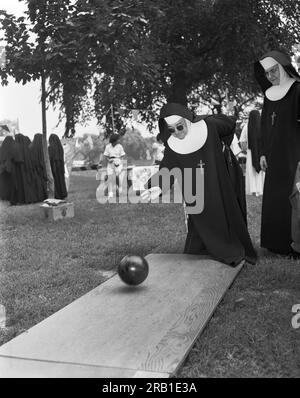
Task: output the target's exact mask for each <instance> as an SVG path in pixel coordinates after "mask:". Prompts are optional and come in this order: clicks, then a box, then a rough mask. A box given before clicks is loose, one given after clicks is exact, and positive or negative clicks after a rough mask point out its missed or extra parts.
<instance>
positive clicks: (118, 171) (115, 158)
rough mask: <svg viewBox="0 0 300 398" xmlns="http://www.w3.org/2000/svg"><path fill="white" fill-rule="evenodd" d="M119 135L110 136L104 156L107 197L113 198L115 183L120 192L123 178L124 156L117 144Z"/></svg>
mask: <svg viewBox="0 0 300 398" xmlns="http://www.w3.org/2000/svg"><path fill="white" fill-rule="evenodd" d="M119 139H120V136H119V134H115V133H114V134H112V135H111V136H110V139H109V144H107V145H106V147H105V150H104V156H105V157H106V159H107V169H106V170H107V178H108V180H107V182H108V197H109V198H112V197H113V196H114V194H113V191H114V187H115V183H116V182H117V181H118V182H117V185H118V192H119V193H121V192H122V183H123V178H124V173H123V164H122V158H123V157H124V156H125V152H124V148H123V146H122V145H121V144H120V143H119V142H118V141H119Z"/></svg>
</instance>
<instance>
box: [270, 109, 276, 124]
mask: <svg viewBox="0 0 300 398" xmlns="http://www.w3.org/2000/svg"><path fill="white" fill-rule="evenodd" d="M276 116H277V115H276V113H275V112H273V113H272V115H271V119H272V126H274V122H275V117H276Z"/></svg>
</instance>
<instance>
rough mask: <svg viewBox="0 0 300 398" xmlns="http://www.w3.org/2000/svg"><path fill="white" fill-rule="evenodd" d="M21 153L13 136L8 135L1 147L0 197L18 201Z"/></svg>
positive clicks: (14, 203)
mask: <svg viewBox="0 0 300 398" xmlns="http://www.w3.org/2000/svg"><path fill="white" fill-rule="evenodd" d="M21 160H22V159H21V154H20V152H19V151H18V147H17V145H16V143H15V140H14V139H13V137H12V136H6V137H5V138H4V140H3V143H2V145H1V147H0V199H2V200H7V201H9V202H10V204H11V205H16V204H17V203H18V195H17V178H16V176H17V167H18V164H19V163H20V162H21Z"/></svg>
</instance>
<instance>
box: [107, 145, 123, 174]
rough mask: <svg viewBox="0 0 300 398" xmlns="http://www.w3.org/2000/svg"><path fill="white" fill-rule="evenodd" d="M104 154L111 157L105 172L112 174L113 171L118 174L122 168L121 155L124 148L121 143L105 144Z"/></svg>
mask: <svg viewBox="0 0 300 398" xmlns="http://www.w3.org/2000/svg"><path fill="white" fill-rule="evenodd" d="M104 156H107V157H108V158H109V159H112V160H113V161H112V162H108V163H107V174H108V175H112V174H114V173H116V174H120V173H121V171H122V169H123V164H122V160H121V157H122V156H125V152H124V149H123V147H122V145H121V144H116V145H115V146H113V145H112V144H110V143H109V144H107V145H106V147H105V150H104Z"/></svg>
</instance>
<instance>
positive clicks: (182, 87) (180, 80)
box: [167, 71, 187, 106]
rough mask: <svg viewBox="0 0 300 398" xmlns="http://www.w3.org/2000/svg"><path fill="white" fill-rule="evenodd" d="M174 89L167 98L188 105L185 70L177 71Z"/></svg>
mask: <svg viewBox="0 0 300 398" xmlns="http://www.w3.org/2000/svg"><path fill="white" fill-rule="evenodd" d="M172 83H173V84H172V89H171V92H170V94H169V96H168V98H167V100H168V102H177V103H179V104H182V105H185V106H186V105H187V81H186V75H185V72H184V71H180V72H176V73H175V76H174V79H173V82H172Z"/></svg>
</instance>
